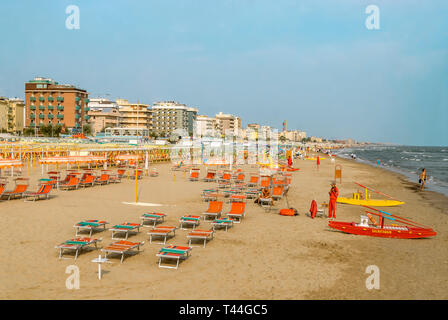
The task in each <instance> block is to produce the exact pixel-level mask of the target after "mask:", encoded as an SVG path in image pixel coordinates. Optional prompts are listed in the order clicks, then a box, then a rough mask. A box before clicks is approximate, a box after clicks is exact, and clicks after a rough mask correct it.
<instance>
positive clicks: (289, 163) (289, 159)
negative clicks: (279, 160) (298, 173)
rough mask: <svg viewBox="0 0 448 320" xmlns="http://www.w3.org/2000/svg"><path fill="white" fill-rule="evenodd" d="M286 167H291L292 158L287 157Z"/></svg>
mask: <svg viewBox="0 0 448 320" xmlns="http://www.w3.org/2000/svg"><path fill="white" fill-rule="evenodd" d="M288 167H290V168H291V167H292V158H291V156H289V157H288Z"/></svg>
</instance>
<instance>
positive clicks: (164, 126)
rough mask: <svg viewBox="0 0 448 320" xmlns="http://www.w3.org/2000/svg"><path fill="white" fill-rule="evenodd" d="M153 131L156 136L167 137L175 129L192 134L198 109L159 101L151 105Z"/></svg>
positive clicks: (172, 102) (173, 102)
mask: <svg viewBox="0 0 448 320" xmlns="http://www.w3.org/2000/svg"><path fill="white" fill-rule="evenodd" d="M152 112H153V131H154V132H155V133H156V134H157V135H158V136H165V137H167V136H169V134H170V133H171V132H173V131H174V130H177V129H183V130H186V132H187V133H188V134H193V130H194V121H195V120H196V117H197V114H198V109H196V108H190V107H187V106H186V105H184V104H180V103H178V102H175V101H159V102H156V103H154V104H153V105H152Z"/></svg>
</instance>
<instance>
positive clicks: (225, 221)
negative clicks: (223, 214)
mask: <svg viewBox="0 0 448 320" xmlns="http://www.w3.org/2000/svg"><path fill="white" fill-rule="evenodd" d="M212 226H213V231H215V230H216V228H226V231H227V228H229V227H233V220H232V219H229V218H219V219H215V220H213V222H212Z"/></svg>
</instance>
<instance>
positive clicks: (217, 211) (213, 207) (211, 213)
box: [202, 201, 222, 221]
mask: <svg viewBox="0 0 448 320" xmlns="http://www.w3.org/2000/svg"><path fill="white" fill-rule="evenodd" d="M221 212H222V201H210V202H209V203H208V209H207V211H205V212H204V213H202V216H203V217H204V221H205V220H206V218H208V217H212V218H213V219H216V218H219V217H220V216H221Z"/></svg>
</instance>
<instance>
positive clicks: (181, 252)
mask: <svg viewBox="0 0 448 320" xmlns="http://www.w3.org/2000/svg"><path fill="white" fill-rule="evenodd" d="M191 250H193V248H192V247H183V246H175V245H171V246H167V247H164V248H161V249H160V250H159V252H158V253H157V254H156V256H157V257H158V258H159V268H169V269H177V268H178V267H179V262H180V260H185V259H187V258H188V257H189V256H190V255H191ZM163 259H169V260H175V261H176V266H175V267H173V266H169V265H162V260H163Z"/></svg>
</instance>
